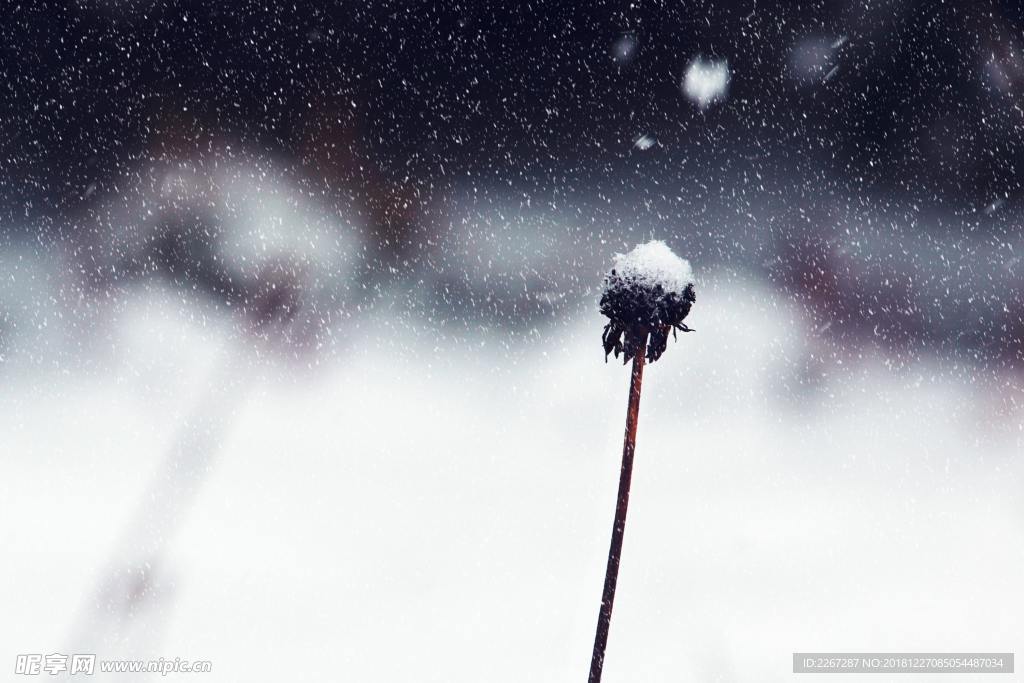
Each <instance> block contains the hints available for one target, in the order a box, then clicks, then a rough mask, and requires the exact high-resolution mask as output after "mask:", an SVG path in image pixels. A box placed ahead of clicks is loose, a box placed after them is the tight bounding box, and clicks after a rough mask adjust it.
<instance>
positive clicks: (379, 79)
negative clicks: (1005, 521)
mask: <svg viewBox="0 0 1024 683" xmlns="http://www.w3.org/2000/svg"><path fill="white" fill-rule="evenodd" d="M634 5H635V6H634ZM2 17H3V19H2V22H3V23H2V35H0V43H2V48H0V68H2V86H0V87H2V91H0V93H2V94H0V116H2V121H3V127H2V130H0V164H2V167H3V168H2V171H3V172H2V174H0V231H2V234H3V236H4V238H5V239H6V240H7V241H8V242H9V243H15V242H18V241H21V242H23V243H27V244H30V245H33V248H36V247H38V248H40V249H53V250H57V251H60V252H61V253H63V254H66V255H67V257H68V258H69V263H71V264H73V265H70V266H69V268H71V269H72V270H76V269H77V270H80V271H83V272H86V273H87V276H86V280H87V281H89V282H90V283H91V286H95V287H100V288H102V287H103V286H105V285H106V284H109V282H110V281H111V279H115V280H116V279H118V278H121V277H127V276H128V275H131V276H132V277H139V276H140V275H144V274H148V273H150V272H152V271H168V270H169V271H176V272H178V273H180V272H181V271H182V269H183V268H184V270H185V271H187V274H186V276H185V280H187V281H188V282H189V283H191V284H192V285H194V284H195V283H196V282H198V283H199V284H200V286H201V287H205V288H206V289H209V290H211V291H214V292H215V293H217V295H218V296H226V297H227V298H228V299H229V300H230V299H232V298H234V299H237V300H239V301H248V298H247V294H246V293H245V292H240V291H237V290H240V289H244V287H242V286H241V285H237V283H231V282H228V281H229V280H230V279H231V278H230V277H229V276H227V275H224V274H223V273H222V272H219V271H218V270H217V268H215V267H212V266H210V264H209V263H208V262H206V261H204V257H203V254H202V252H203V251H204V249H205V248H206V245H204V242H203V238H202V233H204V232H209V224H215V223H216V222H217V216H216V212H213V213H212V214H210V215H203V216H199V215H192V213H191V212H190V211H189V210H185V209H182V208H181V207H171V208H170V209H168V210H169V211H171V212H172V213H173V215H174V218H173V221H170V219H168V221H169V222H173V223H174V227H172V228H166V231H170V232H171V233H173V234H172V235H171V236H170V237H167V235H166V234H165V235H163V237H161V238H160V239H162V240H163V242H162V243H161V245H157V247H156V248H155V251H154V250H152V249H151V250H149V251H145V250H143V251H142V252H139V253H115V254H114V255H115V256H117V257H118V258H119V259H120V261H121V267H120V269H119V270H118V274H117V275H116V276H111V274H110V273H109V272H107V273H105V274H104V273H102V272H92V271H96V270H97V268H96V267H95V266H94V263H93V262H94V261H95V258H94V256H95V253H96V252H97V251H108V252H110V251H115V252H116V251H117V248H115V247H112V246H111V245H112V244H113V242H114V240H113V239H112V238H111V234H112V233H116V232H117V231H119V230H122V228H121V227H119V226H118V225H117V224H116V221H114V220H113V219H112V218H111V215H110V212H109V207H110V206H111V205H112V204H113V205H117V204H119V203H123V204H128V203H130V201H131V196H132V195H133V193H135V194H138V193H140V192H142V190H141V189H140V188H144V187H146V186H147V183H152V182H156V180H154V179H157V178H159V176H160V174H161V173H164V172H166V170H167V169H171V168H175V167H176V165H180V164H182V163H189V164H194V165H198V166H199V167H202V168H206V169H210V168H215V167H218V166H219V165H222V164H228V163H231V162H235V161H240V162H244V163H248V164H256V165H260V164H264V165H265V166H267V167H272V168H273V169H274V172H275V173H279V174H281V175H282V176H283V177H285V178H287V179H288V181H289V182H292V183H295V184H297V186H298V187H300V188H301V191H302V192H304V193H306V194H307V195H308V196H309V197H312V198H316V200H317V201H319V202H323V203H324V204H325V205H326V206H328V207H331V206H339V207H353V206H354V207H355V209H353V211H355V212H356V213H357V214H358V215H359V216H360V218H361V220H362V221H363V224H364V226H365V231H366V234H367V236H368V245H369V247H368V249H367V251H366V252H365V261H366V270H365V271H364V272H363V274H362V275H361V276H360V277H363V278H368V280H367V281H369V282H372V283H374V286H378V285H379V284H380V282H382V281H387V280H389V279H391V280H394V276H395V273H397V274H398V277H399V281H400V282H405V281H406V280H403V279H402V278H406V279H408V282H410V283H413V284H414V285H422V286H424V287H427V288H429V287H430V286H434V285H423V283H424V282H428V281H429V282H434V283H436V282H442V283H443V284H442V288H443V289H444V291H445V293H446V295H445V296H441V297H440V299H439V300H432V301H431V302H430V303H429V304H426V306H427V308H426V309H425V310H426V312H427V313H428V314H431V315H436V316H438V317H446V318H451V317H453V318H460V317H462V316H469V317H470V318H472V317H475V316H478V315H480V314H482V312H481V311H478V310H473V309H474V307H473V304H472V301H474V300H475V298H474V296H473V295H472V290H474V288H477V289H479V288H480V287H483V288H484V289H485V290H486V291H485V292H484V298H487V297H488V295H489V296H490V298H491V299H501V298H502V296H503V292H502V290H501V287H500V286H499V287H498V288H497V289H496V290H494V291H491V290H487V287H492V286H493V285H492V284H487V283H479V282H476V283H474V282H466V283H465V286H464V287H463V289H464V290H469V292H470V293H469V294H467V293H466V292H463V293H462V294H451V292H452V291H453V290H451V288H450V287H449V285H450V283H452V282H454V281H457V280H465V279H466V278H465V277H464V273H463V271H464V270H465V264H463V263H460V262H458V261H457V260H454V259H449V258H446V257H443V258H440V259H437V258H427V255H428V254H430V253H434V252H433V246H432V245H433V244H434V243H435V242H437V240H438V238H439V236H441V235H443V234H444V233H445V231H446V229H447V227H446V226H449V225H450V224H451V223H452V218H451V216H450V212H449V209H450V207H451V206H453V205H454V204H455V203H456V198H457V197H460V196H461V197H466V196H469V197H472V202H471V204H472V205H473V207H474V210H475V209H480V208H481V207H483V208H487V207H488V206H493V205H495V204H501V205H502V206H505V207H509V206H512V207H515V206H516V205H519V206H523V205H525V204H527V203H528V204H529V206H530V207H537V206H540V207H548V208H549V209H551V210H553V211H555V210H557V211H569V212H570V213H573V212H575V214H576V215H577V216H579V217H580V219H581V225H582V226H583V227H582V229H583V230H584V231H586V232H587V233H588V235H590V236H593V235H600V236H601V238H602V239H604V238H606V237H607V238H608V239H609V241H610V242H611V243H612V244H614V245H615V246H616V247H618V246H619V245H622V246H626V245H628V243H629V242H630V241H635V239H637V238H640V237H644V236H650V235H654V236H658V237H662V238H665V239H668V240H669V242H670V244H673V246H675V247H676V248H680V247H682V251H684V252H686V254H687V255H688V256H690V257H691V258H693V260H694V261H695V262H696V263H698V264H700V265H701V266H703V267H705V268H707V267H713V266H715V265H716V264H718V265H724V266H727V267H735V268H740V269H743V270H744V271H748V272H752V273H753V274H754V275H755V276H757V277H763V278H766V279H768V280H770V281H771V282H772V283H773V284H775V285H777V286H779V287H781V288H783V289H784V290H785V291H787V292H788V293H789V294H790V295H791V296H793V297H795V298H797V299H798V300H799V301H800V302H801V303H802V304H803V305H804V306H805V307H806V310H807V311H808V314H809V315H810V316H812V317H813V318H814V319H815V320H816V322H817V323H818V324H821V325H827V327H828V328H829V330H830V331H831V332H830V334H833V335H836V338H837V339H838V340H839V341H840V342H841V343H842V344H844V345H848V344H850V343H861V342H862V341H863V340H865V339H867V340H870V342H871V343H877V344H880V345H881V346H883V347H884V348H886V349H888V350H890V351H894V352H896V354H897V355H900V354H908V353H910V354H914V353H917V352H918V351H919V350H921V349H929V350H937V351H938V352H939V354H940V355H942V356H943V357H955V356H965V357H967V358H969V359H970V360H971V362H980V363H982V364H987V365H994V366H997V367H1008V366H1016V365H1018V364H1020V362H1021V360H1022V356H1021V351H1020V337H1021V332H1022V330H1024V323H1022V314H1024V307H1022V299H1021V297H1020V294H1019V289H1020V284H1021V283H1020V280H1021V278H1020V275H1019V273H1020V268H1019V267H1017V266H1016V258H1017V256H1016V254H1019V253H1020V249H1021V248H1024V245H1022V244H1021V241H1020V239H1019V231H1018V229H1017V225H1018V222H1019V220H1020V216H1021V211H1020V206H1019V205H1020V202H1019V199H1020V181H1019V178H1018V173H1017V165H1018V163H1020V161H1021V154H1022V150H1024V143H1022V141H1021V136H1020V129H1021V128H1020V127H1021V124H1022V121H1024V109H1022V108H1021V104H1020V102H1021V88H1022V83H1024V56H1022V55H1021V52H1020V45H1021V38H1020V31H1021V25H1022V10H1021V8H1020V6H1019V5H1017V4H1016V3H1009V2H1007V3H983V2H960V3H957V2H952V3H949V2H947V3H938V2H916V3H915V2H904V3H875V4H871V5H867V6H865V4H864V3H860V2H829V3H800V4H799V6H797V4H795V3H794V4H792V5H790V4H789V3H784V4H782V5H777V4H773V3H755V2H738V3H721V2H696V3H633V4H629V3H625V2H621V3H613V2H597V3H579V4H574V3H557V2H533V3H522V4H520V3H516V4H513V5H504V4H502V5H499V4H493V5H489V4H482V3H473V4H458V3H456V4H445V5H443V6H435V5H429V4H417V3H386V4H385V3H382V4H376V3H365V4H364V3H351V4H339V3H307V4H299V5H295V4H292V3H255V2H232V3H203V2H132V3H119V2H113V1H111V2H79V3H69V4H66V5H65V4H64V3H44V2H28V3H24V2H22V3H17V2H16V3H12V4H8V5H7V6H6V8H5V9H4V10H3V14H2ZM623 41H625V42H623ZM624 45H631V46H632V49H630V50H626V51H625V52H622V51H621V50H622V46H624ZM617 46H618V47H617ZM627 53H628V54H627ZM699 56H703V57H705V58H709V59H711V58H713V59H718V60H726V61H727V62H728V65H729V69H730V73H731V79H730V84H729V91H728V98H727V99H726V100H725V101H723V102H719V103H716V104H713V105H712V106H710V107H707V108H700V107H698V106H696V105H695V104H693V103H692V102H690V101H689V100H688V99H687V98H686V97H685V96H683V94H682V91H681V88H680V82H681V78H682V75H683V74H684V73H685V69H686V66H687V64H688V63H689V62H690V60H691V59H694V58H696V57H699ZM833 69H834V70H833ZM640 135H650V136H653V137H654V138H656V140H657V143H658V144H657V145H656V146H655V147H654V148H653V149H650V150H646V151H640V150H638V149H636V148H634V146H633V141H634V140H635V139H636V138H637V137H639V136H640ZM566 207H568V208H566ZM201 224H202V225H204V228H203V230H199V229H197V228H196V226H197V225H201ZM501 229H507V230H515V229H517V223H516V221H515V220H513V221H512V223H511V224H509V225H507V226H505V227H502V228H501ZM577 236H578V233H577ZM581 239H582V238H581ZM582 241H583V242H585V239H583V240H582ZM184 242H188V243H190V244H191V246H188V247H187V248H185V247H182V243H184ZM679 242H682V243H683V244H682V245H681V244H679ZM167 244H172V245H174V246H172V247H168V246H167ZM581 245H582V242H581ZM563 246H564V247H565V248H567V249H571V248H572V247H573V244H571V243H568V244H565V245H563ZM583 251H585V248H584V246H580V252H581V253H582V252H583ZM607 251H608V249H607V248H604V249H603V252H607ZM603 252H602V253H603ZM88 254H92V256H88ZM140 254H141V255H140ZM597 258H598V255H597V254H595V255H594V260H596V259H597ZM605 258H606V257H605ZM527 260H528V259H527ZM142 261H145V262H146V263H145V264H143V263H142ZM207 261H208V259H207ZM182 262H183V263H182ZM574 263H575V262H574ZM577 265H579V264H577ZM587 266H588V267H589V262H588V263H587ZM99 270H102V269H99ZM579 273H580V277H581V278H585V277H590V275H591V273H590V270H588V269H587V268H586V267H583V266H581V267H580V268H579ZM126 274H127V275H126ZM484 279H487V278H484ZM178 280H179V284H180V283H181V282H180V280H181V278H178ZM97 283H99V284H97ZM588 287H589V283H588V284H587V286H583V285H580V286H579V287H578V288H577V289H578V291H577V292H574V293H575V294H577V295H579V296H582V295H583V294H585V293H587V292H589V290H588V289H587V288H588ZM448 294H451V296H448ZM428 298H429V297H428ZM527 308H530V307H529V306H527ZM532 308H533V309H536V310H533V311H532V313H530V314H531V315H532V314H534V313H538V314H539V315H541V317H544V316H550V315H554V314H555V313H556V311H554V310H547V309H546V308H545V307H544V306H536V305H535V306H533V307H532ZM531 310H532V309H531ZM491 312H492V313H497V315H496V316H494V317H496V318H498V319H499V320H504V321H505V322H506V323H507V324H509V325H510V326H513V327H514V326H515V325H516V318H517V317H521V316H522V315H526V313H523V311H522V310H521V307H515V306H513V307H512V308H511V309H509V310H507V311H506V310H505V309H501V308H500V307H498V308H497V309H495V310H494V311H491ZM858 340H860V341H858Z"/></svg>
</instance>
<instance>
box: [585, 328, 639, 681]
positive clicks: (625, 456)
mask: <svg viewBox="0 0 1024 683" xmlns="http://www.w3.org/2000/svg"><path fill="white" fill-rule="evenodd" d="M646 353H647V334H646V333H645V334H644V335H643V339H642V340H641V342H640V344H639V346H638V348H637V350H636V354H635V355H634V356H633V374H632V376H631V377H630V380H629V405H628V407H627V408H626V435H625V437H624V439H623V443H622V469H621V470H620V472H619V498H618V502H617V503H616V504H615V525H614V526H613V527H612V543H611V547H610V548H609V549H608V567H607V569H605V574H604V593H603V594H602V596H601V612H600V613H599V614H598V618H597V635H596V636H595V637H594V654H593V656H592V657H591V659H590V678H589V679H588V680H589V683H600V681H601V670H602V668H603V667H604V650H605V646H606V645H607V644H608V627H609V625H610V624H611V620H612V604H613V603H614V602H615V584H616V583H617V582H618V579H619V557H620V556H621V555H622V536H623V534H624V532H625V530H626V508H627V507H628V506H629V484H630V481H632V479H633V453H634V451H635V450H636V425H637V420H638V419H639V417H640V385H641V383H642V382H643V379H644V356H645V355H646Z"/></svg>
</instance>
